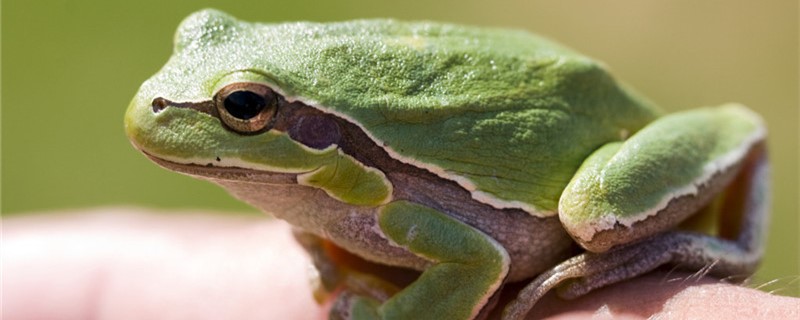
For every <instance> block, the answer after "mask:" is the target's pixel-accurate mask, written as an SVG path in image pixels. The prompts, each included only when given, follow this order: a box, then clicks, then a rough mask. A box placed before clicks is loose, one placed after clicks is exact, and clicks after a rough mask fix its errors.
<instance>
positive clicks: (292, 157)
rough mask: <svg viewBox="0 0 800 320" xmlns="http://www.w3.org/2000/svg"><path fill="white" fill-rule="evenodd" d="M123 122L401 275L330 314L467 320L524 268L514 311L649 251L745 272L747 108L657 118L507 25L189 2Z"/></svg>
mask: <svg viewBox="0 0 800 320" xmlns="http://www.w3.org/2000/svg"><path fill="white" fill-rule="evenodd" d="M125 130H126V133H127V135H128V137H129V138H130V140H131V141H132V142H133V145H134V146H135V147H136V148H137V149H139V150H140V151H142V152H143V153H144V154H145V155H146V156H147V157H149V158H150V159H151V160H153V161H155V162H156V163H157V164H159V165H161V166H163V167H165V168H167V169H169V170H173V171H177V172H180V173H183V174H188V175H191V176H195V177H199V178H201V179H204V180H209V181H211V182H214V183H216V184H219V185H220V186H222V187H224V188H225V189H227V190H228V191H229V192H230V193H231V194H232V195H233V196H235V197H237V198H239V199H241V200H243V201H245V202H247V203H249V204H251V205H252V206H254V207H256V208H259V209H261V210H263V211H265V212H267V213H270V214H273V215H274V216H276V217H278V218H281V219H284V220H286V221H288V222H289V223H291V224H292V225H294V226H295V227H297V228H298V229H299V230H302V232H303V234H306V235H309V236H311V237H315V239H321V241H325V243H329V244H332V245H335V248H339V249H343V250H344V251H346V252H349V253H351V254H353V255H354V256H357V257H360V258H362V259H364V260H366V261H370V262H373V263H377V264H380V265H386V266H392V267H400V268H405V269H412V270H418V271H419V272H421V273H420V274H419V276H418V277H417V278H416V279H414V280H412V281H410V283H408V284H407V285H405V286H403V287H399V288H396V289H393V290H391V291H390V290H387V291H385V292H387V293H386V294H377V293H376V292H381V290H374V291H370V288H369V287H370V284H375V286H378V287H380V286H384V285H386V287H387V288H389V287H390V286H391V285H392V284H391V283H390V281H388V280H386V281H384V280H382V279H380V278H378V279H376V280H375V281H371V282H370V281H366V282H361V283H362V285H361V286H362V287H365V288H366V289H364V288H361V289H358V288H355V287H357V286H350V288H345V293H342V294H340V295H338V298H337V301H336V303H335V304H334V307H333V310H332V316H336V317H345V318H352V319H474V318H480V317H484V316H486V314H487V312H489V310H490V309H491V308H493V307H494V305H495V304H496V301H497V300H498V299H497V297H498V296H499V294H498V293H499V292H500V291H501V289H502V288H503V286H504V285H505V284H507V283H510V282H518V281H523V280H526V279H533V280H527V281H529V284H528V285H527V286H525V287H524V289H522V290H521V291H520V292H519V294H518V296H517V297H516V299H514V300H513V301H512V302H510V303H509V304H508V305H507V306H505V311H504V313H503V317H505V318H506V319H518V318H522V317H524V316H525V315H526V314H527V312H528V311H529V310H530V309H531V307H533V305H534V304H535V303H536V301H537V300H538V299H539V298H540V297H541V296H542V295H543V294H544V293H546V292H548V291H549V290H551V289H553V288H555V287H560V290H559V292H560V294H561V295H562V296H565V297H575V296H579V295H582V294H584V293H586V292H589V291H591V290H593V289H595V288H598V287H601V286H604V285H607V284H610V283H614V282H618V281H622V280H625V279H629V278H632V277H635V276H637V275H640V274H643V273H646V272H648V271H650V270H653V269H654V268H656V267H658V266H661V265H664V264H673V265H677V266H680V267H683V268H693V269H697V270H699V269H704V270H707V271H708V272H710V273H711V274H715V275H719V276H745V275H748V274H750V273H751V272H752V271H753V269H754V268H755V266H756V264H757V263H758V260H759V258H760V256H761V254H762V243H763V235H764V233H765V230H764V228H765V225H766V223H765V221H766V218H765V217H766V216H767V212H768V198H769V197H768V193H769V192H768V185H769V176H768V171H769V170H768V162H767V160H766V151H765V150H766V148H765V136H766V129H765V126H764V124H763V121H762V120H761V119H760V117H759V116H758V115H756V114H755V113H754V112H752V111H750V110H748V109H747V108H745V107H744V106H741V105H738V104H725V105H721V106H716V107H705V108H699V109H694V110H690V111H683V112H679V113H674V114H670V115H662V114H661V112H660V111H659V110H658V108H657V107H656V106H654V104H653V103H651V102H650V101H648V100H647V99H645V98H643V97H641V96H640V95H638V94H636V93H635V92H634V91H632V90H631V89H629V88H627V87H626V86H625V85H623V84H621V83H620V82H618V81H616V80H615V79H614V77H613V76H612V75H610V73H609V72H608V71H607V70H606V68H605V67H604V65H602V64H600V63H598V62H595V61H593V60H591V59H589V58H587V57H585V56H582V55H580V54H578V53H575V52H573V51H571V50H570V49H568V48H566V47H564V46H562V45H559V44H557V43H554V42H552V41H549V40H547V39H545V38H542V37H539V36H536V35H533V34H530V33H527V32H523V31H515V30H505V29H492V28H477V27H469V26H461V25H454V24H442V23H434V22H413V23H409V22H399V21H394V20H356V21H349V22H340V23H328V24H320V23H307V22H298V23H284V24H261V23H248V22H243V21H239V20H237V19H235V18H233V17H231V16H229V15H227V14H225V13H222V12H219V11H215V10H210V9H209V10H203V11H200V12H197V13H194V14H192V15H191V16H189V17H188V18H186V19H185V20H184V21H183V22H182V23H181V25H180V26H179V28H178V31H177V33H176V35H175V38H174V53H173V55H172V57H171V58H170V59H169V61H168V62H167V64H166V65H165V66H164V67H163V68H162V69H161V70H160V71H159V72H158V73H156V74H155V75H154V76H153V77H152V78H150V79H149V80H147V81H146V82H144V84H142V86H141V88H140V89H139V92H138V93H137V94H136V96H135V97H134V98H133V101H132V102H131V103H130V106H129V107H128V110H127V113H126V115H125ZM697 221H705V222H706V224H708V223H709V222H710V225H711V229H713V230H711V231H704V232H701V231H699V230H701V229H702V228H698V227H697V225H698V223H693V222H697ZM328 262H329V264H328V265H329V266H334V268H335V266H336V264H337V263H336V261H333V260H330V259H329V260H328ZM321 264H322V263H321ZM348 277H352V278H357V279H366V278H359V277H361V273H360V272H356V271H354V272H352V273H349V275H348ZM364 277H366V276H364ZM323 280H324V279H323ZM567 280H569V281H567ZM342 283H346V281H343V282H342ZM348 293H349V294H348Z"/></svg>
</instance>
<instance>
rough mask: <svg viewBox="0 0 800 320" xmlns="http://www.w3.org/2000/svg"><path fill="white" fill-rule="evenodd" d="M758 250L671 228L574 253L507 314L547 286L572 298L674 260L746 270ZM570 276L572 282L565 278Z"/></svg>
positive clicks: (712, 269) (515, 313)
mask: <svg viewBox="0 0 800 320" xmlns="http://www.w3.org/2000/svg"><path fill="white" fill-rule="evenodd" d="M759 256H760V254H759V253H757V252H754V251H752V250H748V249H747V248H744V247H742V246H740V245H739V244H738V243H736V242H733V241H729V240H724V239H720V238H716V237H711V236H707V235H702V234H696V233H689V232H670V233H666V234H661V235H658V236H656V237H653V238H649V239H645V240H643V241H640V242H637V243H632V244H628V245H624V246H621V247H617V248H614V249H612V250H610V251H608V252H604V253H592V252H587V253H584V254H581V255H578V256H575V257H573V258H571V259H569V260H567V261H565V262H563V263H561V264H559V265H558V266H556V267H554V268H552V269H550V270H548V271H547V272H545V273H543V274H541V275H539V276H538V277H537V278H536V279H534V281H532V282H531V283H530V284H528V285H527V286H526V287H525V288H524V289H523V290H522V291H520V293H519V294H518V295H517V298H516V299H515V300H514V301H512V302H511V303H509V305H508V306H507V307H506V309H505V311H504V313H503V319H521V318H523V317H524V316H525V315H526V314H527V313H528V311H530V309H531V308H532V307H533V305H534V304H535V303H536V302H537V301H538V300H539V299H540V298H542V297H543V296H544V295H545V294H546V293H547V292H548V291H550V290H552V289H554V288H556V287H557V286H559V285H562V284H564V285H563V286H562V287H559V288H558V290H557V291H558V294H559V296H561V297H562V298H566V299H572V298H576V297H579V296H581V295H584V294H586V293H588V292H590V291H592V290H594V289H597V288H600V287H603V286H606V285H609V284H613V283H617V282H620V281H623V280H627V279H631V278H634V277H636V276H639V275H642V274H645V273H647V272H650V271H652V270H653V269H655V268H657V267H659V266H661V265H664V264H667V263H673V264H676V265H677V266H679V267H681V268H688V269H690V270H704V271H706V272H709V273H712V274H717V275H742V276H744V275H748V274H749V273H750V271H751V270H750V269H752V266H754V264H755V262H757V260H758V257H759ZM567 280H571V281H567Z"/></svg>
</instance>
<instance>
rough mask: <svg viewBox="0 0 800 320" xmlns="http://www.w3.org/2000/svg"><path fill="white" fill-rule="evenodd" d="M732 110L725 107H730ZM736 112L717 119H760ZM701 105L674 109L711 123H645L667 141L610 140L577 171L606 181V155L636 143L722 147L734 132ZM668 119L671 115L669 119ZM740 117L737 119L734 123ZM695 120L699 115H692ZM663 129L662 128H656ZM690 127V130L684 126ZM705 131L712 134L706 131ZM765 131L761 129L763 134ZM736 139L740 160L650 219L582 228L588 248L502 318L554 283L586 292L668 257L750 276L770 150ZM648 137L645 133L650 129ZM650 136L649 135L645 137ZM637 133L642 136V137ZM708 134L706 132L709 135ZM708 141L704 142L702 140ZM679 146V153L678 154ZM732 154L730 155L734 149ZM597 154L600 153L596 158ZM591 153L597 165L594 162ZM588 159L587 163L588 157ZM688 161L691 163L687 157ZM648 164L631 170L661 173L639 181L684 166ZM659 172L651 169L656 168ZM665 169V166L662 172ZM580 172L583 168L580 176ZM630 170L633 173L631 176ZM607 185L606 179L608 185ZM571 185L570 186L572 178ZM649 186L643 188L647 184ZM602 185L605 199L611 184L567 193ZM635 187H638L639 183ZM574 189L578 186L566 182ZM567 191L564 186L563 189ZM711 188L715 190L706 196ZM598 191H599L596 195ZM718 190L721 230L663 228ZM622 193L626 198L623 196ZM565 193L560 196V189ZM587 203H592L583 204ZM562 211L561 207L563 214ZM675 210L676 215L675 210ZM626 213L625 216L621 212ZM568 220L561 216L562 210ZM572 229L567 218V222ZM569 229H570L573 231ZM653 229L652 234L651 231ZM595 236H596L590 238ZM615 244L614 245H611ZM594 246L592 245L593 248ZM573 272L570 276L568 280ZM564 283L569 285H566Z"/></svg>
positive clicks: (544, 277)
mask: <svg viewBox="0 0 800 320" xmlns="http://www.w3.org/2000/svg"><path fill="white" fill-rule="evenodd" d="M727 111H731V110H722V113H725V112H727ZM732 111H734V112H733V113H734V114H735V115H733V116H732V118H731V117H730V115H727V116H721V117H722V120H724V121H718V122H717V123H718V124H719V125H720V126H723V127H724V126H739V127H741V126H746V124H747V123H752V122H757V120H754V119H752V118H748V117H747V113H744V116H742V115H736V113H739V112H740V110H737V108H734V110H732ZM707 112H709V111H708V110H705V111H701V112H700V113H701V114H700V115H699V117H696V116H697V114H694V113H692V112H686V113H684V114H682V115H680V116H679V117H676V118H677V119H678V120H680V122H681V123H683V124H684V125H686V126H691V125H692V123H691V122H699V124H703V125H708V126H709V127H708V128H705V129H703V130H705V131H703V130H701V131H698V132H695V133H692V132H694V131H693V129H692V130H683V129H682V128H681V127H680V126H678V127H676V126H672V125H666V126H665V128H662V129H668V130H673V131H674V132H671V134H674V136H673V137H675V139H674V140H669V139H667V140H666V141H665V139H663V135H664V131H662V130H647V129H644V130H642V131H641V132H640V133H637V135H639V134H645V135H647V134H653V133H655V134H658V135H662V137H659V138H662V139H654V140H655V141H658V142H660V143H662V145H658V146H654V145H652V144H650V145H648V144H641V143H637V140H634V139H635V138H636V136H634V137H633V138H632V140H634V141H633V143H629V142H625V143H623V144H617V145H615V146H612V147H611V148H612V150H611V151H612V152H607V153H606V154H605V155H603V150H602V149H601V150H598V152H595V155H599V156H598V157H595V155H593V156H592V157H595V159H592V157H590V158H589V159H587V162H585V163H584V167H587V168H588V169H587V170H583V169H585V168H582V169H581V170H582V171H579V173H578V175H576V178H574V179H573V182H574V181H575V179H580V178H587V176H593V175H594V176H595V177H589V178H588V179H593V178H597V180H596V181H600V182H602V183H609V179H610V178H609V176H608V172H607V171H606V170H607V169H608V168H607V167H608V163H611V162H613V161H618V160H620V158H615V155H617V154H619V152H625V149H626V148H629V149H636V150H635V151H636V152H637V153H638V154H637V155H638V156H639V157H648V156H651V154H648V152H650V151H651V150H648V148H668V149H674V150H676V152H680V151H679V150H681V149H682V147H683V146H682V145H683V144H686V143H688V144H689V145H691V144H693V143H695V142H694V140H695V139H698V140H702V139H711V142H708V143H711V144H712V145H714V146H715V147H719V146H720V145H722V144H725V142H724V141H723V142H720V141H718V140H720V139H727V137H728V136H730V135H735V134H729V132H726V131H725V130H723V129H724V128H720V127H718V126H717V127H715V125H714V124H713V123H714V121H710V122H711V123H712V124H707V123H708V122H709V121H708V117H711V118H714V117H718V116H719V115H718V114H717V113H716V111H715V110H711V112H710V114H702V113H707ZM668 120H669V119H668ZM736 121H739V123H737V122H736ZM695 124H698V123H695ZM655 125H656V126H660V125H661V126H663V125H664V124H659V123H655ZM656 129H658V128H656ZM758 130H760V129H759V128H758V127H757V126H754V127H753V131H752V132H754V133H753V134H751V135H750V136H753V135H756V134H759V133H758V132H757V131H758ZM686 131H688V132H686ZM703 135H707V136H705V137H702V136H703ZM714 135H723V136H725V137H714ZM760 135H761V138H763V134H760ZM739 136H740V137H742V138H740V139H739V140H738V141H733V142H729V143H728V144H729V147H728V150H739V149H737V148H741V149H742V150H744V151H743V152H727V153H726V154H727V155H728V156H729V155H730V154H734V155H737V156H738V158H736V159H732V160H736V161H735V162H736V163H737V164H736V165H732V166H730V167H729V168H728V169H725V170H722V172H720V173H717V174H715V175H714V176H712V177H710V178H709V179H708V180H706V181H705V182H704V183H703V184H702V185H700V186H696V187H697V188H698V190H697V191H696V192H695V193H694V194H690V195H687V196H681V197H674V198H672V199H671V200H670V201H669V203H668V204H667V205H666V207H664V208H662V209H660V210H659V211H658V213H657V214H656V215H655V216H652V215H649V216H648V218H649V219H643V220H640V221H638V222H635V223H633V225H632V227H630V226H628V227H626V226H625V224H624V223H622V222H617V223H616V224H614V225H613V226H612V228H611V229H609V230H606V231H601V232H598V233H596V234H595V235H594V239H591V237H590V241H586V239H585V238H584V239H582V238H581V237H580V236H576V235H573V237H574V238H576V241H578V242H579V243H581V245H583V246H584V247H585V248H587V249H588V250H590V252H586V253H583V254H580V255H578V256H576V257H573V258H571V259H569V260H567V261H565V262H563V263H561V264H559V265H558V266H556V267H554V268H553V269H551V270H549V271H547V272H545V273H543V274H541V275H540V276H538V277H537V278H536V279H534V281H533V282H531V283H530V284H529V285H527V286H526V287H525V288H524V289H523V290H522V291H521V292H520V293H519V295H518V297H517V299H516V300H514V301H513V302H512V303H510V304H509V305H508V307H507V308H506V310H505V313H504V318H505V319H519V318H522V317H524V316H525V314H527V312H528V311H529V310H530V308H531V307H532V306H533V305H534V304H535V303H536V301H537V300H538V299H539V298H541V297H542V296H543V295H544V294H545V293H546V292H548V291H549V290H551V289H553V288H556V287H557V286H561V287H560V288H559V289H560V290H559V294H560V295H561V296H562V297H566V298H572V297H577V296H580V295H582V294H585V293H587V292H589V291H591V290H593V289H596V288H599V287H602V286H605V285H608V284H611V283H615V282H619V281H622V280H626V279H630V278H633V277H636V276H638V275H641V274H644V273H647V272H649V271H651V270H653V269H655V268H657V267H659V266H661V265H664V264H667V263H670V264H674V265H676V266H677V267H679V268H687V269H691V270H703V272H708V273H709V274H712V275H716V276H721V277H733V278H737V277H746V276H748V275H749V274H751V273H752V272H753V271H754V269H755V267H756V265H757V264H758V261H759V259H760V257H761V254H762V250H763V249H762V246H763V236H764V230H765V227H766V220H767V212H768V209H769V201H768V189H769V165H768V162H767V158H766V148H765V147H764V143H763V141H762V140H760V139H756V140H757V141H755V142H753V140H754V139H750V138H748V135H747V134H744V135H739ZM645 138H647V137H645ZM645 140H646V139H645ZM641 141H642V139H639V140H638V142H641ZM706 141H707V140H706ZM701 143H705V142H701ZM681 156H682V155H680V154H678V155H675V157H681ZM729 157H730V156H729ZM597 160H599V161H597ZM593 161H597V162H595V164H600V165H596V166H594V167H593V168H592V166H593V164H592V162H593ZM662 161H665V162H666V163H673V164H674V163H675V162H673V161H674V159H662ZM587 163H588V165H587ZM688 165H691V164H688ZM648 169H649V170H650V171H648V172H645V171H640V172H633V173H632V174H640V175H645V176H650V175H653V176H656V177H659V176H660V177H662V178H660V179H659V178H652V179H651V180H648V179H638V180H637V179H633V180H636V181H639V182H649V183H653V182H655V181H663V180H669V178H663V177H665V176H669V175H670V174H674V175H680V174H681V173H680V172H674V173H672V172H670V170H681V168H673V167H671V166H666V167H665V168H652V167H651V168H648ZM653 170H655V171H656V172H655V173H653V172H652V171H653ZM658 171H660V172H658ZM581 175H583V176H581ZM629 178H630V176H629ZM605 187H606V188H608V185H607V184H606V185H605ZM567 189H570V187H569V186H568V187H567ZM642 189H645V188H642ZM597 190H601V191H600V196H599V197H600V198H602V199H603V201H607V200H609V199H610V198H612V197H610V196H609V195H608V193H607V191H608V190H607V189H603V188H598V189H592V188H586V189H582V190H580V191H581V192H582V193H580V194H579V193H574V194H569V195H568V196H569V197H576V198H577V197H581V196H583V195H584V194H585V193H591V192H595V191H597ZM631 190H634V191H639V190H640V189H639V188H637V187H634V188H632V189H631ZM568 191H570V192H574V191H575V190H574V189H573V190H568ZM565 192H567V191H565ZM708 194H711V196H708ZM595 196H596V195H595ZM636 196H639V197H641V196H642V195H641V194H635V193H634V194H631V197H636ZM713 198H717V199H719V200H720V201H721V204H720V205H718V206H711V208H713V209H711V210H714V211H717V214H719V218H720V221H719V223H717V225H716V226H717V228H718V232H717V235H709V234H703V233H697V232H691V231H662V230H663V229H664V228H669V229H673V228H675V227H676V226H677V225H678V224H679V223H680V222H681V221H682V220H684V219H685V218H686V215H687V211H690V213H696V212H700V211H703V210H700V209H701V208H702V207H704V206H706V205H707V204H708V203H709V202H711V201H712V200H713ZM621 199H622V200H620V201H624V200H625V198H621ZM562 201H563V196H562ZM583 205H585V206H586V207H590V206H591V205H586V203H583ZM563 213H564V212H560V214H563ZM676 216H677V217H678V218H676ZM621 219H624V218H621ZM562 221H563V217H562ZM565 225H566V227H567V229H568V230H569V228H570V226H569V225H567V224H566V223H565ZM637 228H638V230H645V231H644V233H638V232H637V231H636V229H637ZM572 232H573V231H571V232H570V233H572ZM577 233H579V232H577ZM652 235H655V236H652ZM592 241H596V242H592ZM608 247H611V248H610V249H607V248H608ZM591 251H595V252H591ZM567 280H569V281H567ZM564 283H566V285H563V286H562V284H564Z"/></svg>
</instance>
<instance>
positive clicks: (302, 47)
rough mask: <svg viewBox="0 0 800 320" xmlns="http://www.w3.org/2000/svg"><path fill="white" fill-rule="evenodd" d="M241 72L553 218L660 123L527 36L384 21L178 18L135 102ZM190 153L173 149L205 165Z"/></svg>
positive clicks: (180, 96)
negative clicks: (585, 179)
mask: <svg viewBox="0 0 800 320" xmlns="http://www.w3.org/2000/svg"><path fill="white" fill-rule="evenodd" d="M209 20H210V21H209ZM243 70H249V71H251V72H252V73H255V74H260V75H263V77H264V79H262V81H269V82H273V83H274V84H276V85H277V87H278V88H279V89H280V90H282V91H283V92H284V93H285V94H287V95H290V96H292V95H293V96H300V97H304V98H305V99H306V100H311V101H316V102H317V103H318V104H319V105H321V106H324V107H326V108H328V109H329V110H331V111H333V112H336V113H340V114H343V115H346V116H347V117H349V118H351V119H354V120H355V121H357V123H358V124H359V125H361V126H362V127H364V128H365V130H366V131H367V132H368V133H370V134H371V136H372V137H374V138H376V139H377V140H380V141H383V142H385V143H386V145H387V146H388V147H390V148H391V149H392V150H394V151H395V152H397V153H398V154H400V155H401V156H403V157H404V158H405V159H406V160H408V159H412V160H413V161H417V162H420V163H423V164H426V165H429V166H436V167H439V168H441V169H443V170H444V171H446V172H447V174H448V175H450V176H456V177H462V178H464V179H466V180H469V181H470V182H471V183H473V184H474V185H475V186H476V187H477V191H482V192H485V193H488V194H490V195H492V196H493V197H496V198H498V199H501V200H505V201H518V202H522V203H524V204H527V205H529V206H530V207H532V208H533V210H536V211H545V212H550V213H553V212H554V211H555V209H556V206H557V203H558V198H559V195H560V194H561V191H562V190H563V188H564V186H566V184H567V183H568V182H569V180H570V179H571V178H572V176H573V174H574V172H575V170H576V169H577V168H578V167H579V165H580V163H581V162H582V161H583V159H585V158H586V156H588V154H589V153H591V152H592V151H594V150H595V149H596V148H598V147H599V146H601V145H602V144H604V143H606V142H609V141H615V140H620V139H622V138H623V137H622V136H621V135H622V134H625V133H632V132H635V131H637V130H638V129H639V128H641V127H642V126H644V125H645V124H647V123H648V122H650V121H651V120H653V119H654V118H655V114H656V112H655V111H654V109H653V108H652V107H651V106H650V105H649V104H647V103H645V102H644V101H642V100H639V99H637V98H636V97H635V96H633V95H631V94H630V93H629V92H627V91H625V90H624V89H622V88H620V87H619V86H618V85H617V84H616V83H615V82H614V80H613V79H612V78H611V77H610V76H609V75H608V74H607V73H606V72H605V71H604V70H603V69H602V67H601V66H600V65H598V64H597V63H595V62H593V61H591V60H589V59H588V58H585V57H583V56H580V55H577V54H575V53H572V52H571V51H569V50H567V49H564V48H562V47H560V46H558V45H556V44H554V43H552V42H550V41H547V40H545V39H542V38H539V37H536V36H534V35H531V34H529V33H525V32H518V31H509V30H500V29H482V28H472V27H464V26H455V25H448V24H438V23H429V22H423V23H403V22H396V21H392V20H365V21H351V22H344V23H334V24H316V23H290V24H277V25H270V24H251V23H245V22H239V21H238V20H234V19H233V18H231V17H229V16H227V15H224V14H222V13H219V12H216V11H203V12H200V13H198V14H195V15H192V16H191V17H189V18H188V19H187V20H186V21H184V23H183V24H182V25H181V28H180V30H178V32H177V36H176V52H175V54H174V55H173V57H172V58H171V59H170V61H169V62H168V63H167V65H166V66H165V67H164V68H163V69H162V70H161V71H160V72H159V73H158V74H157V75H156V76H155V77H153V78H152V79H151V80H149V81H148V82H147V83H145V84H144V85H143V86H142V89H141V92H140V94H139V95H138V96H137V99H141V100H139V101H137V100H136V99H135V100H134V102H133V103H134V104H136V103H149V101H147V99H152V98H153V97H154V96H162V97H168V98H169V99H171V100H174V101H198V100H203V99H208V98H209V97H210V96H212V95H213V94H214V91H215V90H216V89H217V88H218V87H219V86H220V85H221V84H220V83H219V82H220V79H222V78H223V77H224V76H226V75H229V74H232V73H235V72H236V71H243ZM206 129H208V128H206ZM209 130H215V129H213V128H212V129H209ZM216 130H217V131H218V132H215V134H220V135H223V134H225V133H223V132H221V130H219V129H216ZM434 136H435V137H437V139H429V137H434ZM231 139H232V140H233V139H236V138H231ZM238 144H239V143H237V142H236V141H230V144H228V145H232V146H234V147H236V146H237V145H238ZM188 150H192V151H189V152H187V153H178V152H177V151H176V150H173V151H171V152H174V153H175V154H174V156H177V157H188V156H192V157H200V158H202V157H209V158H211V154H198V153H197V151H196V150H202V148H200V149H197V148H189V149H188ZM255 161H258V159H256V160H255ZM529 211H530V210H529Z"/></svg>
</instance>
